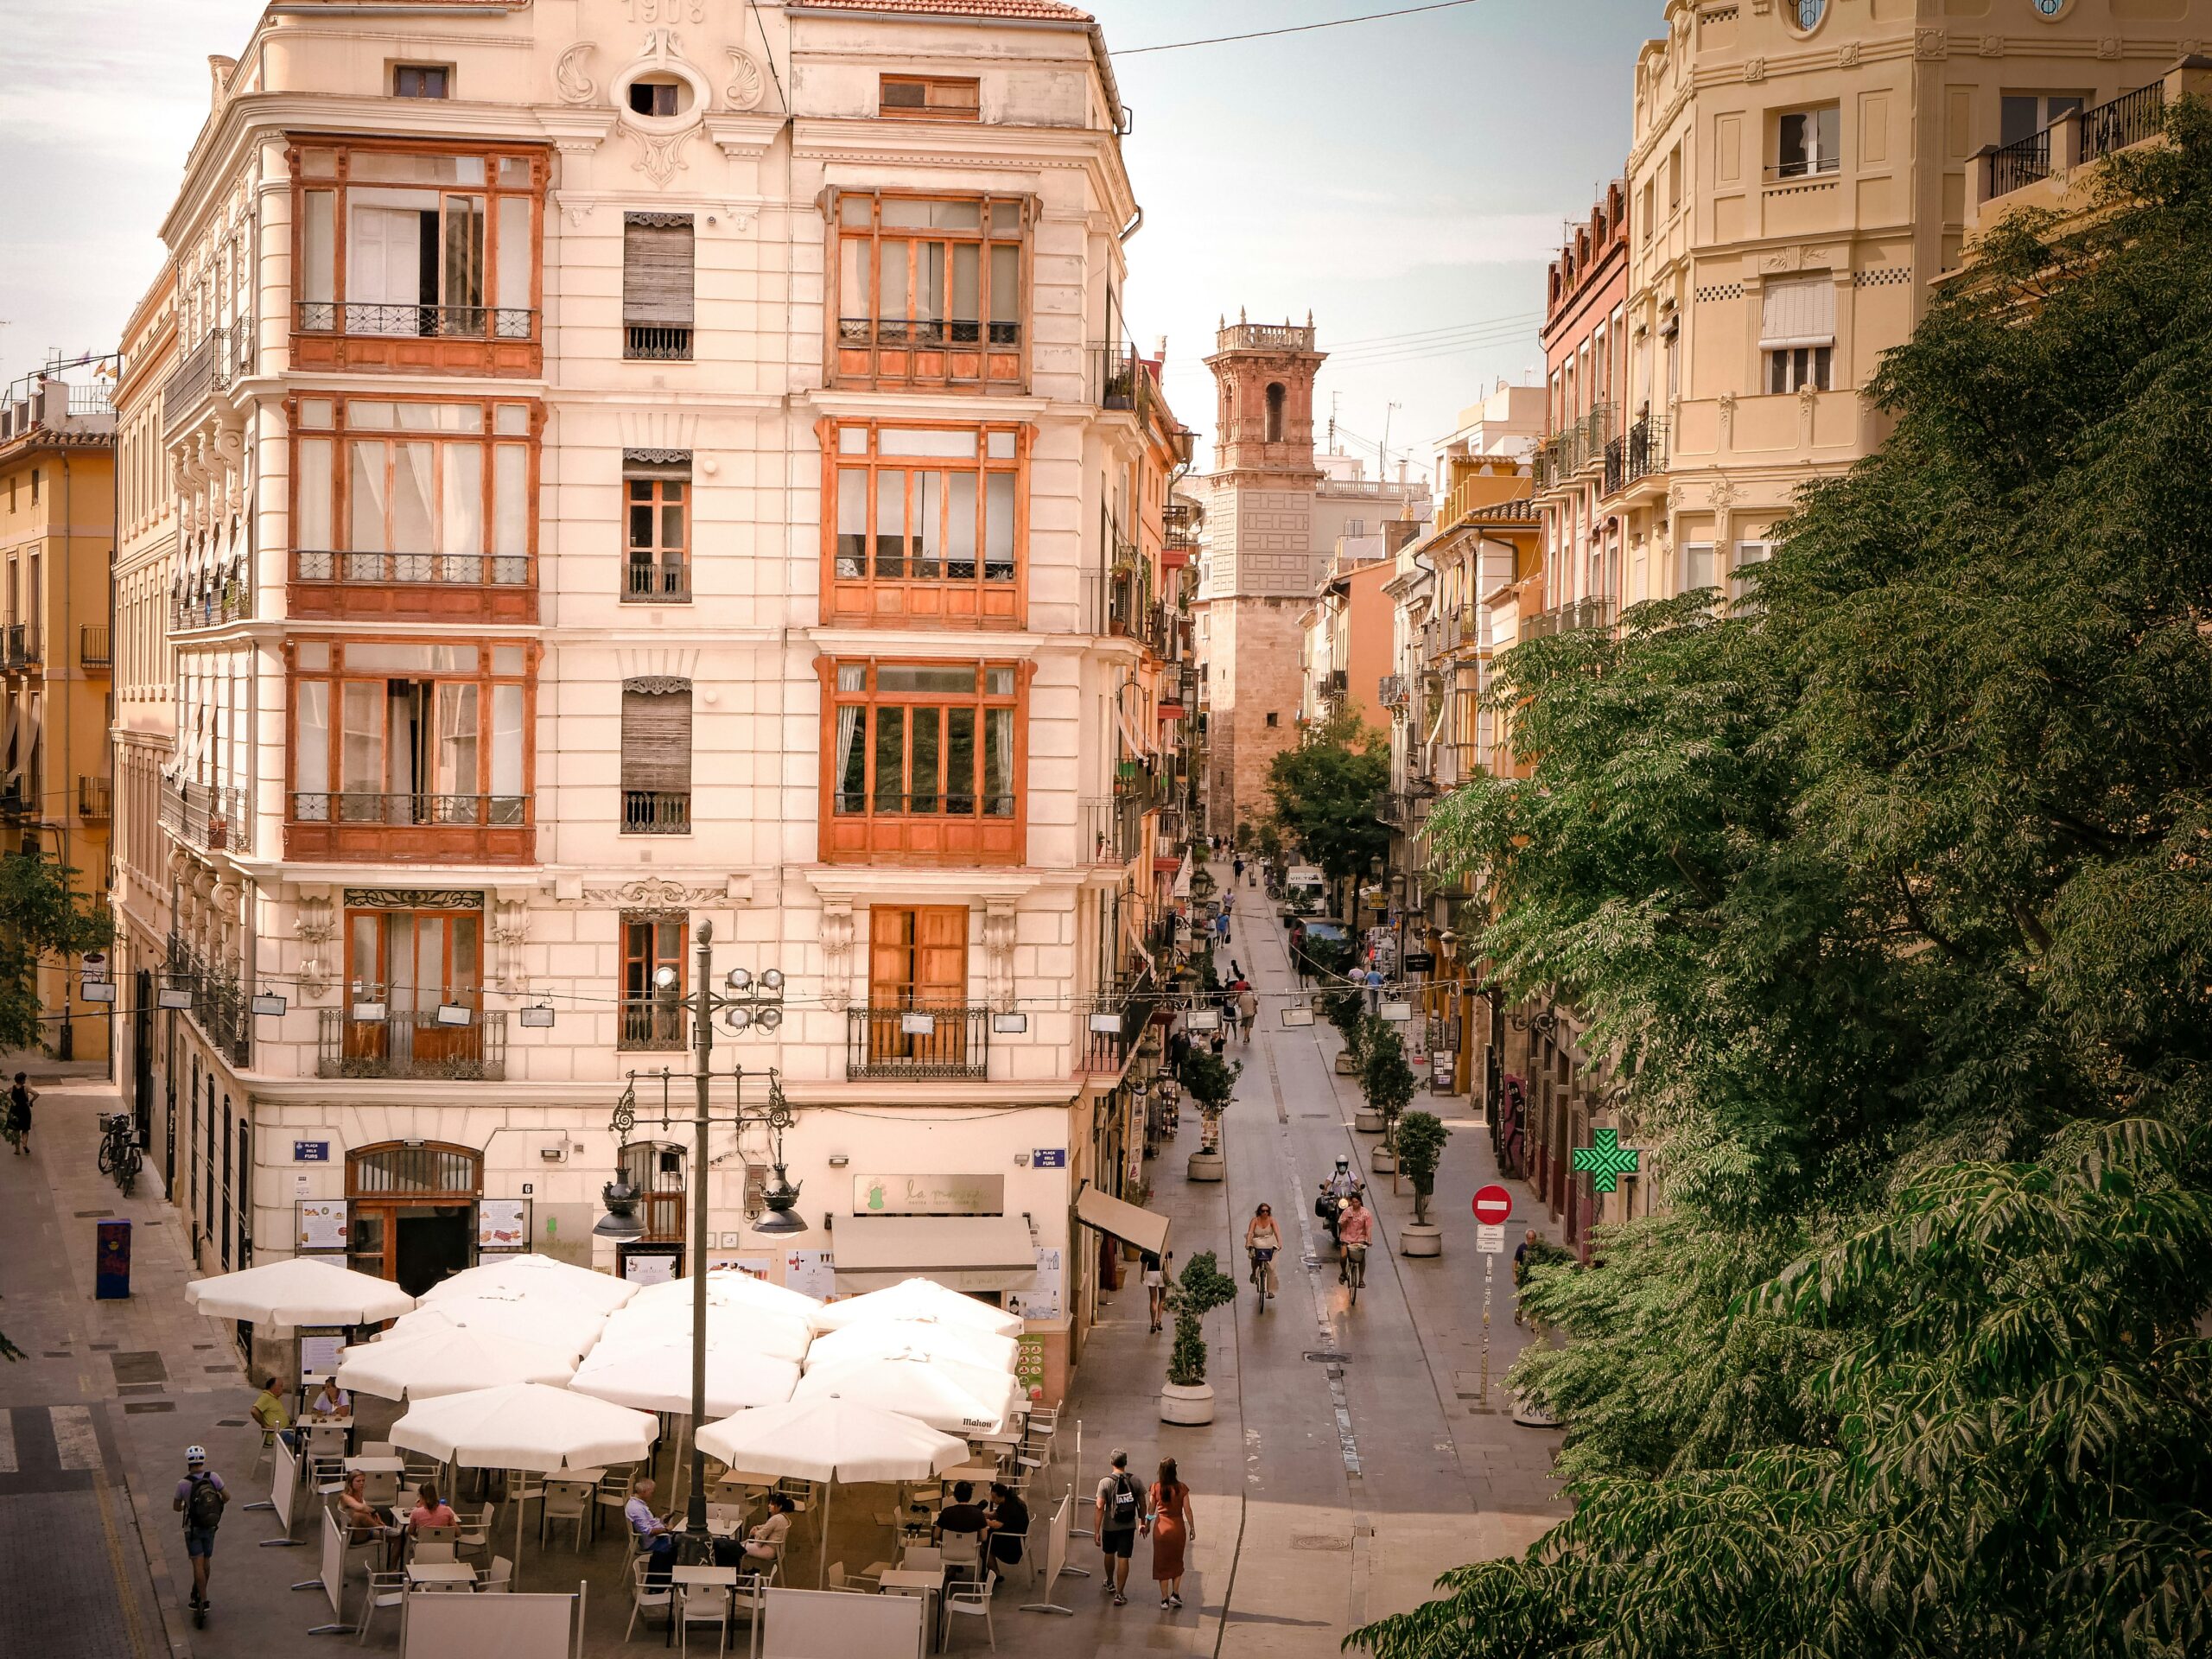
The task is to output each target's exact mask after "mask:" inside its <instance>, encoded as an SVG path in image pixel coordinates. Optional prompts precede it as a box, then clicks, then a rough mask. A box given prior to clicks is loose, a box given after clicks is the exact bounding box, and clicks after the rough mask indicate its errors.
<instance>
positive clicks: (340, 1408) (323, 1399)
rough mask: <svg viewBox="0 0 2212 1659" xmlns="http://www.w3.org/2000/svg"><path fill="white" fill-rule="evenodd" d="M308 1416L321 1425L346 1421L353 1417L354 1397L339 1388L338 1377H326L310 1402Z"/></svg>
mask: <svg viewBox="0 0 2212 1659" xmlns="http://www.w3.org/2000/svg"><path fill="white" fill-rule="evenodd" d="M308 1416H310V1417H312V1418H314V1419H315V1421H317V1422H319V1423H329V1422H342V1421H346V1420H348V1419H350V1418H351V1417H352V1416H353V1395H350V1394H348V1393H346V1390H345V1389H341V1388H340V1387H339V1386H338V1379H337V1378H336V1377H334V1376H326V1377H324V1378H323V1379H322V1386H321V1388H319V1389H316V1390H315V1393H314V1395H312V1396H311V1397H310V1398H309V1399H308Z"/></svg>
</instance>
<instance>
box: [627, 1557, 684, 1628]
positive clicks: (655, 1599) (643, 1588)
mask: <svg viewBox="0 0 2212 1659" xmlns="http://www.w3.org/2000/svg"><path fill="white" fill-rule="evenodd" d="M651 1566H652V1556H650V1555H643V1554H639V1555H632V1557H631V1558H630V1622H629V1624H627V1625H626V1626H625V1627H624V1628H623V1631H622V1639H623V1640H624V1641H625V1642H627V1641H628V1640H629V1639H630V1637H631V1635H632V1632H633V1631H635V1630H637V1628H638V1615H639V1613H644V1612H651V1611H652V1610H653V1609H655V1608H658V1609H660V1610H661V1611H663V1612H669V1611H671V1609H673V1608H674V1606H675V1605H676V1591H675V1586H672V1585H671V1584H670V1583H669V1582H668V1580H665V1579H663V1580H661V1581H660V1582H659V1583H658V1584H653V1585H649V1584H647V1583H646V1582H645V1569H646V1568H647V1567H651Z"/></svg>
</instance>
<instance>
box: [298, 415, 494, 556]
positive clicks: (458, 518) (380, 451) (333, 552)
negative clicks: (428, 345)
mask: <svg viewBox="0 0 2212 1659" xmlns="http://www.w3.org/2000/svg"><path fill="white" fill-rule="evenodd" d="M536 429H537V406H536V405H535V404H529V403H524V402H520V401H509V400H504V399H503V400H498V401H493V400H484V401H476V400H471V401H468V402H447V401H443V400H431V399H426V398H392V397H302V398H301V399H300V400H299V403H298V405H297V410H296V415H295V417H294V421H293V434H292V458H293V477H294V480H295V482H294V494H293V508H292V537H291V541H292V580H293V581H294V582H297V583H302V584H309V583H313V584H321V583H338V584H348V585H365V584H377V585H383V584H391V583H401V584H409V585H414V584H427V585H434V586H440V587H484V586H490V587H496V588H524V587H528V586H530V585H531V583H532V581H533V576H534V571H533V559H532V549H533V547H534V546H535V543H536V539H537V509H536V503H535V495H536V490H535V482H536V477H537V443H536V442H535V436H534V435H535V433H536Z"/></svg>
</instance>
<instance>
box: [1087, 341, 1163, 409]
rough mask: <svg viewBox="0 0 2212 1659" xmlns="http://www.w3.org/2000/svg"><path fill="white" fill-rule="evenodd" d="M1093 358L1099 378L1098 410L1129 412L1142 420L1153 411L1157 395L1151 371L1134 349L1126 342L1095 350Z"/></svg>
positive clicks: (1098, 347) (1091, 354)
mask: <svg viewBox="0 0 2212 1659" xmlns="http://www.w3.org/2000/svg"><path fill="white" fill-rule="evenodd" d="M1090 356H1091V363H1092V372H1094V373H1095V374H1096V377H1097V400H1098V407H1099V408H1101V409H1125V410H1132V411H1133V412H1135V414H1137V415H1138V416H1144V415H1146V414H1148V413H1149V412H1150V411H1151V410H1152V406H1153V404H1154V401H1155V400H1156V397H1157V392H1156V389H1155V388H1154V385H1153V384H1152V371H1151V370H1150V369H1149V368H1147V367H1146V366H1145V362H1144V359H1142V358H1141V357H1139V356H1138V355H1137V349H1136V347H1135V346H1131V345H1129V344H1128V342H1127V341H1123V342H1122V344H1120V345H1118V346H1092V347H1091V351H1090Z"/></svg>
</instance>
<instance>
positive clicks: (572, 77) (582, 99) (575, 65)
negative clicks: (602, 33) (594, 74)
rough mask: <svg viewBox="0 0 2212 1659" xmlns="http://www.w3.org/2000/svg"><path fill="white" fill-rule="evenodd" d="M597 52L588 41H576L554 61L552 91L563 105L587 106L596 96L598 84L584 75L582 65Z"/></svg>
mask: <svg viewBox="0 0 2212 1659" xmlns="http://www.w3.org/2000/svg"><path fill="white" fill-rule="evenodd" d="M598 50H599V48H597V47H596V46H594V45H593V44H592V43H591V42H590V41H577V42H576V43H575V45H574V46H572V47H570V48H569V49H568V50H567V51H565V52H563V54H561V55H560V57H559V58H558V59H557V60H556V61H555V63H554V65H553V91H554V92H555V93H556V95H557V96H558V97H559V98H560V100H561V101H562V102H563V104H588V103H590V102H591V101H592V99H593V98H594V96H596V95H597V93H598V92H599V86H598V84H597V83H596V82H595V81H594V80H593V79H592V78H591V77H590V76H589V75H588V74H586V73H584V65H585V64H586V63H588V62H589V61H590V60H591V54H593V53H594V52H596V51H598Z"/></svg>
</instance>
